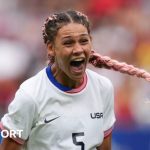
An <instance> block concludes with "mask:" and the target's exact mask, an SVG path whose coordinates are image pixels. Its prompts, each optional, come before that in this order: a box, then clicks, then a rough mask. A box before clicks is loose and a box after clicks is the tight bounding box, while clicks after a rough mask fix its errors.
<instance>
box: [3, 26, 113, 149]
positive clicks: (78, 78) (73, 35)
mask: <svg viewBox="0 0 150 150" xmlns="http://www.w3.org/2000/svg"><path fill="white" fill-rule="evenodd" d="M90 52H91V36H90V35H89V34H88V31H87V29H86V27H84V26H83V25H81V24H76V23H69V24H68V25H66V26H63V27H62V28H60V29H59V31H58V33H57V35H56V38H55V41H54V42H53V43H49V44H48V54H49V55H51V56H54V57H55V63H54V64H53V65H52V72H53V75H54V77H55V78H56V80H57V81H58V82H60V83H61V84H63V85H65V86H68V87H71V88H76V87H78V86H80V84H81V83H82V81H83V77H84V74H85V69H86V66H87V63H88V60H89V56H90ZM77 58H84V60H85V61H84V64H82V66H81V67H80V68H78V69H74V68H72V67H71V65H70V62H71V61H72V60H76V59H77ZM21 147H22V146H21V145H20V144H18V143H16V142H15V141H14V140H12V139H10V138H6V139H3V142H2V144H1V145H0V150H21ZM97 150H111V134H110V135H109V136H108V137H107V138H105V139H104V141H103V143H102V145H101V146H100V147H98V148H97Z"/></svg>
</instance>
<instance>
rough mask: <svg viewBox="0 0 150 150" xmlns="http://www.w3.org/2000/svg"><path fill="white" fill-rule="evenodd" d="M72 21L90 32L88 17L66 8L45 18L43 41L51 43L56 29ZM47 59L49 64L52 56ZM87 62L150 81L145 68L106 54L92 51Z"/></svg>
mask: <svg viewBox="0 0 150 150" xmlns="http://www.w3.org/2000/svg"><path fill="white" fill-rule="evenodd" d="M72 22H73V23H79V24H82V25H84V26H85V27H86V28H87V31H88V34H90V23H89V20H88V17H87V16H86V15H84V14H82V13H81V12H78V11H74V10H68V11H66V12H61V13H55V14H53V15H51V16H49V17H48V18H47V19H46V21H45V23H44V25H43V27H42V32H43V39H44V43H45V44H49V43H53V42H54V40H55V37H56V35H57V32H58V30H59V29H60V28H61V27H63V26H64V25H66V24H68V23H72ZM48 59H49V61H50V62H49V63H50V64H52V63H54V58H53V57H52V56H48ZM89 63H91V64H92V65H93V66H95V67H98V68H106V69H113V70H115V71H119V72H121V73H125V74H129V75H132V76H137V77H139V78H144V79H145V80H147V81H150V73H148V72H146V71H145V70H143V69H139V68H136V67H134V66H133V65H128V64H126V63H123V62H118V61H117V60H114V59H111V58H110V57H108V56H101V55H100V54H98V53H96V52H94V51H92V53H91V56H90V59H89Z"/></svg>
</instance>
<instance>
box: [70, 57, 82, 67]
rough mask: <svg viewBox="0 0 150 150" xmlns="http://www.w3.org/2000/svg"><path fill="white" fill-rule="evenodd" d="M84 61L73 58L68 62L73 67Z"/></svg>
mask: <svg viewBox="0 0 150 150" xmlns="http://www.w3.org/2000/svg"><path fill="white" fill-rule="evenodd" d="M84 62H85V60H84V59H78V60H73V61H71V62H70V65H71V66H73V67H79V66H80V65H81V64H83V63H84Z"/></svg>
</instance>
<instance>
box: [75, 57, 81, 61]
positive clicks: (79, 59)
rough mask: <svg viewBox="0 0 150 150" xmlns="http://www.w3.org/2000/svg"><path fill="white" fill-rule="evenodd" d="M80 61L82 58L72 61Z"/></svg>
mask: <svg viewBox="0 0 150 150" xmlns="http://www.w3.org/2000/svg"><path fill="white" fill-rule="evenodd" d="M82 60H83V58H77V59H75V60H74V61H82Z"/></svg>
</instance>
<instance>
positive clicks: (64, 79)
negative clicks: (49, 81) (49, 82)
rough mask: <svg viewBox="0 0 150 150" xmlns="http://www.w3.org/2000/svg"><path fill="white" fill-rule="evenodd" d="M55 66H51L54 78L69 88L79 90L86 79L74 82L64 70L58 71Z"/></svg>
mask: <svg viewBox="0 0 150 150" xmlns="http://www.w3.org/2000/svg"><path fill="white" fill-rule="evenodd" d="M57 68H58V67H56V65H55V64H53V65H52V66H51V70H52V74H53V76H54V78H55V79H56V80H57V81H58V82H59V83H60V84H62V85H64V86H66V87H69V88H78V87H79V86H80V85H81V84H82V83H83V81H84V77H83V78H82V79H80V80H72V79H71V78H69V77H68V76H67V75H66V74H65V73H64V72H63V71H62V70H60V69H57Z"/></svg>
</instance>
